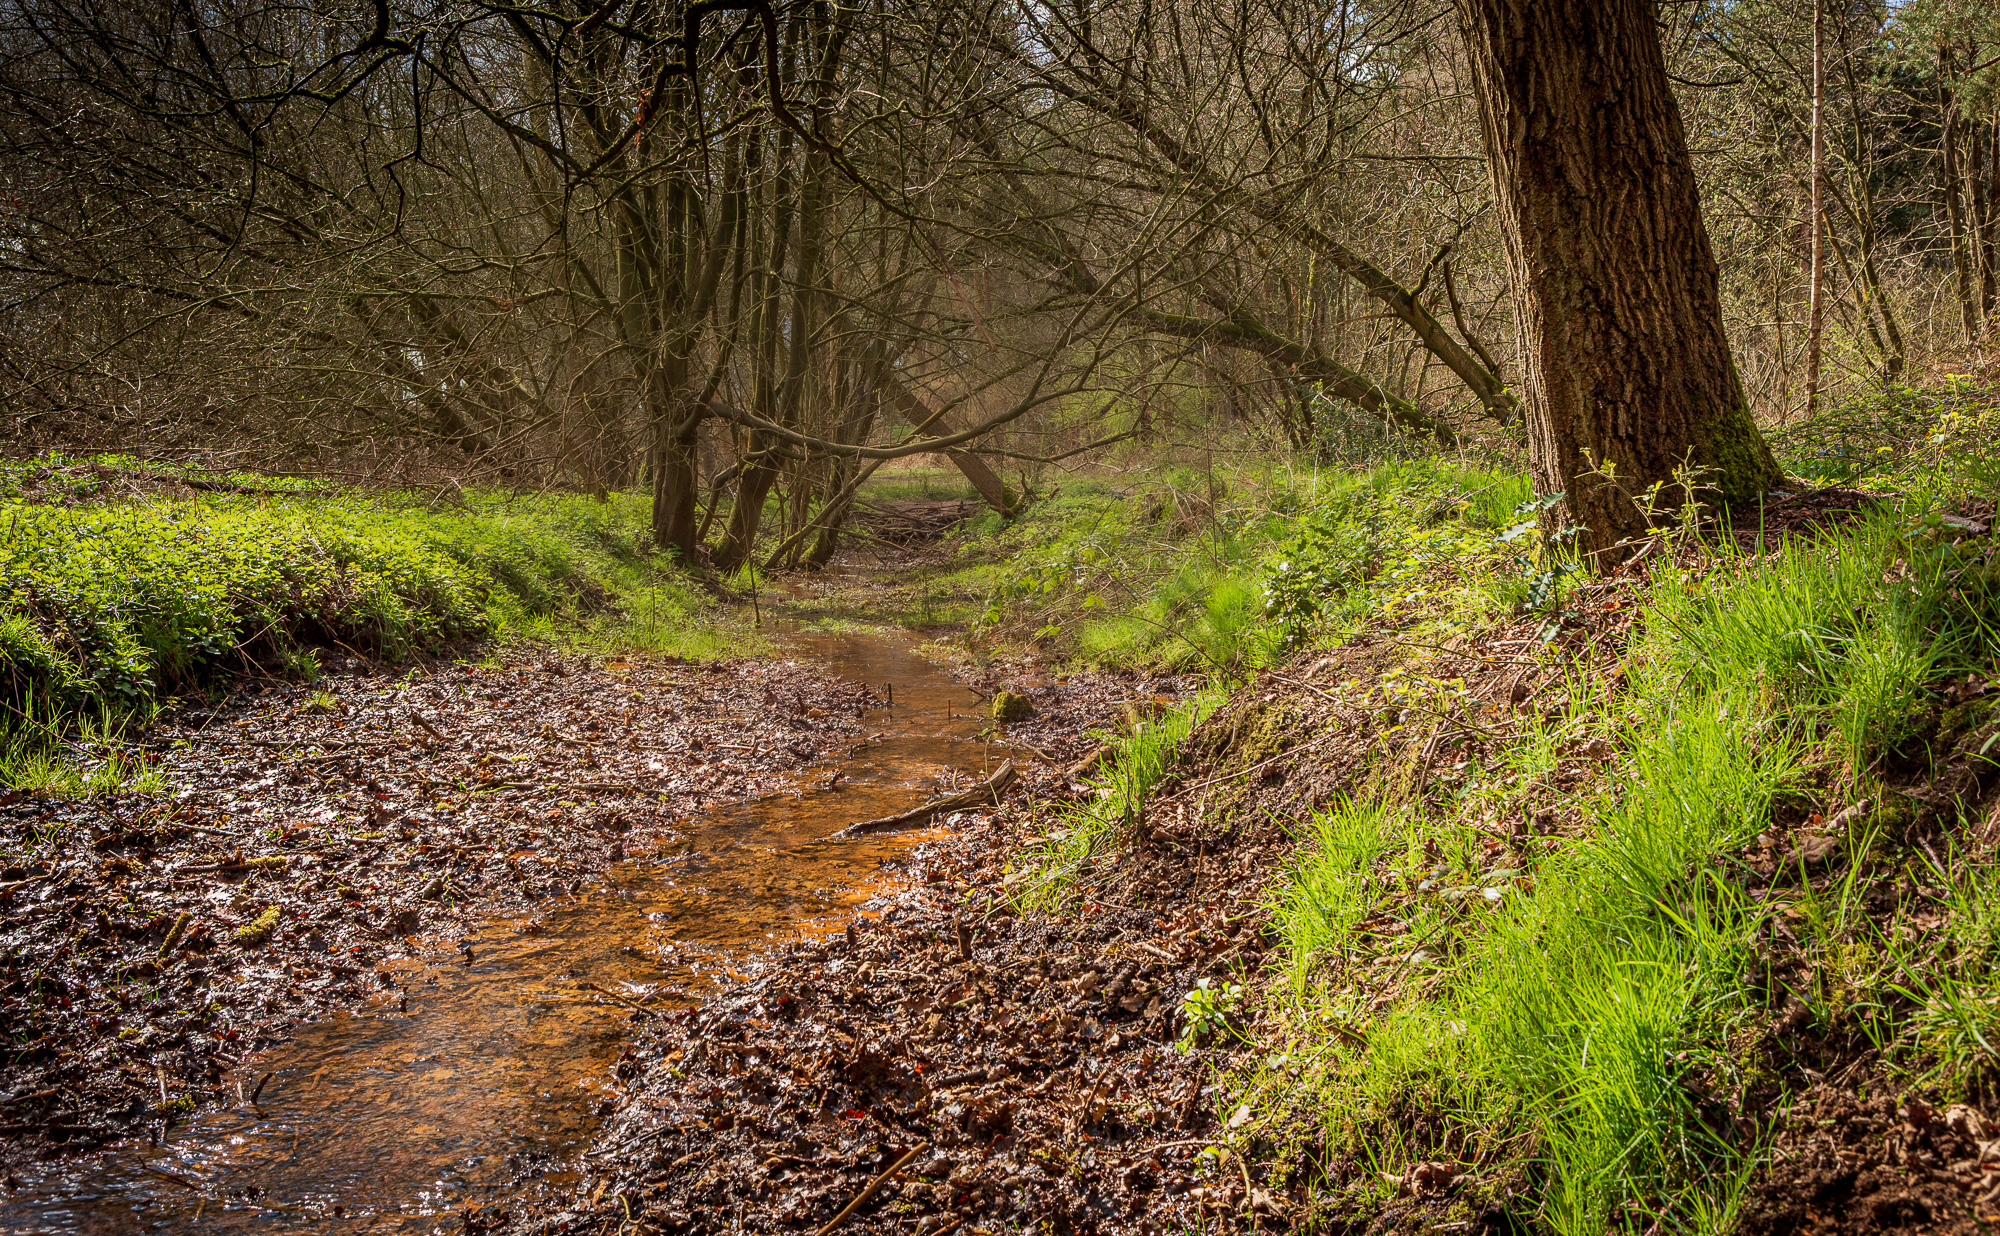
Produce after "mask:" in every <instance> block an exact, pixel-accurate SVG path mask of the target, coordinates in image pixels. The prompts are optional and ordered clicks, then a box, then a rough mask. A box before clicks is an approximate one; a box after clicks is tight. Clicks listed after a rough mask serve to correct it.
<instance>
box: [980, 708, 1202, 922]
mask: <svg viewBox="0 0 2000 1236" xmlns="http://www.w3.org/2000/svg"><path fill="white" fill-rule="evenodd" d="M1225 697H1226V692H1225V691H1224V690H1222V689H1221V688H1219V687H1210V688H1209V689H1207V690H1205V691H1202V692H1201V693H1199V694H1198V695H1196V696H1195V697H1194V698H1192V699H1189V700H1186V701H1184V702H1182V703H1181V704H1179V705H1178V706H1177V707H1172V708H1163V709H1162V710H1161V711H1160V713H1159V715H1157V716H1154V717H1150V718H1145V719H1139V718H1136V717H1135V718H1134V721H1133V724H1132V726H1131V728H1130V729H1129V730H1127V731H1126V732H1124V733H1123V734H1120V735H1117V736H1115V737H1113V736H1107V738H1110V739H1111V741H1110V742H1108V743H1107V747H1108V748H1110V750H1109V751H1108V752H1107V755H1106V758H1105V759H1103V761H1102V762H1101V771H1099V772H1097V773H1095V774H1093V775H1092V776H1091V778H1090V780H1089V788H1088V789H1087V790H1086V791H1085V793H1084V795H1083V796H1082V798H1081V799H1080V800H1078V801H1077V802H1076V803H1074V804H1071V805H1069V806H1067V807H1065V808H1064V809H1063V810H1062V811H1061V812H1060V813H1059V814H1058V815H1057V818H1056V821H1055V823H1054V824H1053V825H1052V826H1051V827H1049V828H1048V829H1047V830H1045V831H1044V832H1043V833H1042V834H1041V836H1040V838H1039V840H1038V841H1037V842H1036V843H1035V844H1034V845H1033V846H1031V847H1029V848H1028V849H1026V850H1024V851H1023V852H1022V853H1021V854H1019V855H1018V856H1016V858H1015V859H1014V860H1013V861H1012V862H1011V863H1010V864H1009V867H1008V872H1007V875H1006V877H1005V883H1006V886H1007V889H1008V891H1009V894H1010V896H1011V897H1012V899H1013V900H1014V901H1015V902H1016V903H1017V904H1018V905H1020V906H1021V907H1023V908H1024V909H1029V910H1040V911H1044V912H1055V911H1059V910H1061V909H1062V908H1063V907H1064V906H1065V905H1066V904H1067V903H1068V902H1069V901H1070V899H1071V898H1072V897H1073V896H1074V894H1075V893H1076V891H1077V889H1078V888H1079V887H1080V886H1081V885H1083V884H1084V882H1085V881H1086V879H1087V877H1088V873H1089V870H1090V868H1091V866H1092V865H1093V864H1095V863H1097V862H1100V861H1103V860H1105V859H1108V858H1111V857H1114V856H1115V854H1116V852H1117V850H1118V848H1119V847H1120V846H1121V845H1122V844H1128V843H1130V842H1131V840H1132V839H1133V835H1134V831H1135V830H1136V829H1137V828H1138V827H1139V821H1140V820H1142V819H1144V817H1145V812H1146V803H1147V801H1148V799H1149V798H1151V796H1152V793H1153V790H1154V788H1155V787H1156V786H1158V785H1159V783H1160V780H1161V778H1163V777H1164V776H1166V774H1167V773H1168V771H1170V770H1171V769H1172V768H1173V767H1174V764H1175V762H1176V761H1177V760H1178V758H1179V755H1180V750H1181V748H1182V746H1183V745H1184V744H1185V743H1186V742H1187V737H1188V735H1189V734H1191V733H1193V732H1194V728H1195V726H1197V725H1199V724H1201V722H1202V720H1203V719H1204V718H1206V717H1207V716H1208V714H1209V713H1211V712H1213V711H1214V710H1215V708H1216V706H1217V705H1218V704H1220V703H1221V702H1222V700H1223V699H1224V698H1225Z"/></svg>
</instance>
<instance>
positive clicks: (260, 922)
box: [236, 906, 278, 945]
mask: <svg viewBox="0 0 2000 1236" xmlns="http://www.w3.org/2000/svg"><path fill="white" fill-rule="evenodd" d="M277 927H278V907H276V906H271V907H270V908H268V909H266V910H265V911H264V912H263V913H262V914H259V915H258V916H257V917H256V918H255V919H254V920H252V921H251V922H248V923H245V924H244V925H243V926H241V927H238V928H237V929H236V942H237V943H238V944H242V945H253V944H262V943H263V942H264V941H266V940H268V939H270V938H271V933H272V932H273V931H275V930H277Z"/></svg>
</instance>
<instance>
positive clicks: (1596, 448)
mask: <svg viewBox="0 0 2000 1236" xmlns="http://www.w3.org/2000/svg"><path fill="white" fill-rule="evenodd" d="M1455 7H1456V9H1457V11H1458V17H1459V23H1460V27H1461V29H1462V31H1463V33H1464V35H1465V43H1466V46H1467V49H1468V52H1469V55H1470V58H1471V63H1472V71H1473V79H1474V84H1475V86H1476V88H1477V92H1478V95H1479V103H1480V117H1481V122H1482V126H1483V128H1484V131H1485V138H1486V149H1487V161H1488V165H1489V167H1490V169H1491V172H1492V176H1493V183H1494V191H1495V198H1496V204H1497V207H1498V209H1499V212H1500V219H1501V224H1502V229H1501V230H1502V233H1503V234H1504V236H1505V239H1506V244H1507V257H1508V264H1509V267H1510V268H1511V272H1512V275H1513V279H1512V283H1513V289H1514V298H1515V309H1516V321H1517V328H1518V330H1519V332H1520V344H1521V360H1522V371H1523V374H1522V376H1523V386H1524V394H1525V396H1526V398H1525V403H1526V405H1527V408H1528V415H1527V424H1528V444H1529V459H1530V463H1531V467H1532V469H1533V472H1534V476H1535V482H1536V487H1537V489H1538V490H1539V491H1540V492H1542V493H1555V492H1557V491H1560V492H1562V493H1564V494H1565V495H1566V497H1565V498H1564V500H1563V501H1562V502H1561V503H1559V504H1557V505H1556V506H1555V507H1554V508H1552V509H1551V511H1550V512H1549V513H1548V514H1547V515H1546V516H1545V519H1547V520H1548V521H1549V522H1548V523H1547V524H1546V525H1545V526H1546V527H1549V528H1550V529H1554V528H1557V527H1563V526H1580V527H1581V528H1582V529H1583V531H1582V532H1581V533H1580V534H1579V537H1580V544H1579V547H1580V548H1581V549H1582V551H1583V552H1584V553H1585V554H1586V557H1587V560H1589V561H1592V562H1594V564H1595V565H1597V566H1598V567H1600V568H1602V567H1606V566H1609V565H1610V564H1611V563H1613V562H1615V561H1616V560H1618V559H1619V558H1621V557H1622V556H1623V555H1624V553H1625V552H1626V550H1625V549H1624V548H1622V547H1623V546H1627V545H1630V544H1631V543H1632V542H1634V541H1636V540H1637V539H1638V538H1642V537H1644V536H1646V535H1647V533H1648V521H1647V518H1646V515H1645V513H1644V512H1643V511H1642V509H1641V503H1640V501H1639V499H1640V498H1642V497H1643V496H1644V495H1645V494H1646V492H1647V491H1648V490H1649V488H1650V487H1652V486H1653V485H1655V484H1656V483H1657V484H1659V485H1661V486H1662V489H1661V494H1660V496H1661V498H1662V499H1663V501H1665V502H1668V503H1671V502H1673V501H1674V500H1675V499H1676V498H1677V497H1678V496H1679V495H1678V494H1677V492H1676V487H1675V484H1674V483H1675V481H1676V478H1677V477H1680V476H1683V475H1685V474H1686V473H1687V472H1688V471H1689V470H1692V471H1694V472H1695V473H1697V474H1698V475H1699V478H1700V482H1701V484H1702V487H1703V489H1704V490H1705V491H1706V492H1707V493H1708V494H1709V495H1712V496H1713V497H1717V498H1720V499H1722V500H1723V501H1726V502H1729V503H1733V504H1737V505H1744V506H1747V505H1751V504H1754V503H1755V502H1756V501H1757V500H1758V498H1759V496H1760V495H1762V494H1763V493H1764V492H1765V491H1767V490H1769V489H1770V488H1771V487H1772V486H1773V485H1774V484H1776V482H1777V481H1778V479H1779V476H1780V473H1779V470H1778V466H1777V464H1776V462H1775V461H1774V460H1773V459H1772V457H1771V452H1770V448H1769V447H1768V446H1767V445H1765V442H1764V439H1763V437H1762V435H1761V434H1759V433H1758V431H1757V427H1756V425H1755V423H1754V422H1753V421H1752V420H1751V417H1750V412H1749V409H1748V407H1747V405H1746V403H1745V401H1744V397H1743V389H1742V383H1741V381H1740V380H1739V379H1738V376H1737V373H1736V367H1735V364H1734V362H1733V360H1732V358H1731V356H1730V352H1729V343H1728V340H1727V338H1726V337H1725V336H1724V333H1723V328H1722V307H1721V297H1720V292H1719V289H1718V284H1717V266H1716V262H1715V257H1714V254H1713V252H1712V250H1711V247H1710V244H1709V238H1708V231H1707V228H1706V227H1705V226H1704V225H1703V223H1702V220H1701V210H1700V201H1699V199H1698V196H1697V193H1696V188H1695V179H1694V171H1693V168H1692V165H1691V163H1690V161H1689V158H1688V152H1687V137H1686V132H1685V129H1684V127H1683V124H1682V121H1681V114H1680V108H1679V106H1678V104H1677V103H1676V102H1675V100H1674V96H1673V92H1672V90H1671V89H1670V87H1669V85H1668V81H1667V72H1666V62H1665V58H1664V56H1663V55H1662V52H1661V49H1660V41H1659V35H1658V32H1657V30H1656V28H1655V26H1654V16H1655V13H1654V5H1653V3H1652V0H1455Z"/></svg>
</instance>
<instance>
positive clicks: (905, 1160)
mask: <svg viewBox="0 0 2000 1236" xmlns="http://www.w3.org/2000/svg"><path fill="white" fill-rule="evenodd" d="M929 1146H930V1143H929V1142H918V1143H917V1144H916V1145H915V1146H912V1147H911V1148H910V1150H909V1153H907V1154H905V1155H904V1156H903V1157H902V1158H900V1159H898V1160H896V1161H895V1162H894V1163H891V1164H890V1165H889V1170H887V1171H885V1172H883V1173H882V1174H881V1175H880V1176H877V1177H876V1178H875V1179H873V1180H871V1181H869V1182H868V1187H867V1188H865V1189H863V1190H862V1191H861V1192H859V1193H857V1194H855V1195H854V1200H853V1201H851V1202H849V1203H847V1209H845V1210H843V1211H841V1212H840V1213H839V1214H837V1215H835V1216H833V1221H832V1222H830V1223H828V1224H827V1225H826V1226H825V1227H823V1228H821V1229H819V1231H817V1232H814V1233H813V1236H826V1234H827V1233H828V1232H831V1231H832V1230H833V1229H834V1228H837V1227H839V1226H840V1225H841V1224H843V1223H845V1222H847V1216H849V1215H851V1214H853V1213H854V1212H855V1211H857V1210H859V1209H861V1204H862V1203H863V1202H865V1201H867V1200H868V1199H869V1198H871V1197H874V1196H875V1193H876V1191H877V1190H879V1189H880V1188H881V1187H882V1186H883V1185H885V1184H888V1183H889V1178H890V1177H891V1176H894V1175H895V1174H896V1173H897V1172H900V1171H902V1170H903V1169H904V1168H905V1167H907V1166H908V1165H909V1162H910V1160H911V1159H914V1158H916V1157H917V1156H918V1155H920V1154H922V1153H923V1152H924V1151H925V1150H926V1149H928V1148H929ZM1246 1196H1247V1195H1246Z"/></svg>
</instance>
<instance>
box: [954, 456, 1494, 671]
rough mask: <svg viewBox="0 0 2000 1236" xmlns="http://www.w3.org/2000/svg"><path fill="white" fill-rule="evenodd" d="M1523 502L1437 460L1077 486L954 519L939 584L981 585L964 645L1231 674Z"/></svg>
mask: <svg viewBox="0 0 2000 1236" xmlns="http://www.w3.org/2000/svg"><path fill="white" fill-rule="evenodd" d="M1527 496H1528V490H1527V482H1526V480H1525V478H1522V477H1519V476H1515V475H1511V474H1506V473H1487V472H1483V471H1481V470H1479V469H1477V468H1474V467H1470V466H1467V465H1464V464H1461V463H1457V462H1453V461H1437V460H1419V461H1411V462H1402V463H1392V464H1386V465H1382V466H1379V467H1375V468H1372V469H1366V470H1362V471H1354V470H1349V469H1338V468H1326V469H1301V468H1276V467H1263V468H1257V469H1251V468H1241V469H1232V470H1230V471H1228V472H1194V471H1191V470H1187V469H1177V470H1171V471H1167V472H1164V473H1162V474H1159V475H1153V476H1146V477H1143V478H1142V479H1139V480H1134V481H1130V482H1128V483H1126V484H1124V485H1121V486H1113V485H1111V484H1109V483H1106V482H1091V481H1085V482H1076V483H1071V484H1069V485H1066V486H1065V487H1063V488H1061V489H1058V490H1056V491H1055V492H1053V493H1052V494H1049V495H1045V496H1043V497H1042V498H1041V499H1040V500H1038V501H1037V502H1036V504H1035V505H1034V506H1032V507H1031V508H1029V510H1028V511H1027V512H1026V513H1025V514H1024V515H1023V516H1022V517H1020V518H1019V519H1017V520H1016V521H1015V522H1013V523H1012V524H1011V525H1006V526H1002V524H1001V522H1000V520H999V518H998V516H994V515H988V516H986V517H983V518H982V519H980V520H976V521H973V522H972V523H971V524H969V525H968V526H967V529H966V531H965V533H964V534H963V536H964V542H965V546H966V548H965V550H964V556H965V557H967V558H973V559H977V561H976V562H974V563H973V564H971V565H967V566H963V567H961V568H960V569H959V571H958V572H957V573H956V575H954V576H953V577H952V578H951V582H953V583H955V584H956V585H958V586H960V587H964V588H971V589H979V590H983V591H984V593H985V596H986V601H985V604H984V607H983V611H982V612H981V613H980V615H979V618H978V620H977V621H976V622H975V624H974V625H973V628H972V631H971V632H970V634H969V636H968V640H969V642H970V643H971V644H972V646H973V648H974V651H975V652H977V651H979V650H981V649H983V648H986V647H990V646H992V645H993V643H994V642H996V641H1005V640H1014V641H1019V642H1024V643H1028V644H1031V645H1034V646H1035V647H1037V648H1038V649H1039V650H1040V651H1041V652H1042V653H1043V654H1044V655H1047V656H1052V657H1055V658H1057V659H1064V660H1070V661H1074V662H1080V663H1083V664H1088V665H1093V666H1099V667H1121V668H1140V669H1153V670H1165V671H1172V672H1195V673H1202V674H1205V675H1207V676H1209V677H1211V678H1214V679H1217V680H1219V681H1233V680H1238V679H1241V678H1242V677H1243V676H1245V675H1246V674H1248V673H1250V672H1252V671H1254V670H1256V669H1258V668H1260V667H1262V666H1265V665H1269V664H1271V663H1272V662H1273V661H1274V660H1276V659H1278V658H1280V657H1281V656H1283V655H1284V654H1285V653H1286V652H1287V651H1288V650H1289V649H1290V648H1291V647H1294V646H1296V645H1297V644H1299V643H1300V642H1301V641H1303V640H1306V639H1309V638H1311V637H1313V636H1314V635H1315V634H1316V633H1317V632H1318V631H1319V630H1320V628H1321V627H1322V626H1324V625H1325V624H1328V623H1336V624H1337V623H1339V622H1341V621H1344V620H1348V619H1351V618H1353V617H1354V616H1355V615H1357V614H1359V613H1362V612H1366V611H1367V610H1368V609H1369V608H1370V607H1372V606H1373V605H1375V604H1376V603H1378V601H1379V599H1380V598H1381V597H1382V596H1383V595H1384V594H1386V593H1387V592H1389V591H1391V590H1393V589H1394V588H1395V587H1396V586H1398V585H1405V584H1407V585H1409V586H1412V587H1416V586H1420V585H1419V581H1420V580H1421V579H1422V577H1423V576H1425V575H1426V574H1427V573H1428V572H1429V571H1430V569H1431V568H1432V567H1434V566H1435V564H1437V563H1438V562H1441V561H1445V560H1448V559H1453V558H1461V557H1467V556H1482V555H1487V554H1490V553H1491V552H1493V551H1494V548H1495V546H1496V534H1497V533H1498V532H1499V530H1500V529H1502V528H1505V527H1508V526H1510V525H1512V524H1513V523H1515V522H1516V521H1517V520H1518V518H1519V516H1517V515H1516V514H1515V510H1516V508H1517V507H1518V506H1519V504H1520V503H1521V502H1522V501H1524V500H1525V499H1526V498H1527ZM1502 591H1503V592H1504V591H1505V589H1504V588H1503V589H1502ZM1522 595H1525V584H1522V585H1520V586H1518V587H1515V589H1514V593H1513V594H1510V595H1508V596H1505V597H1501V598H1499V599H1501V600H1503V601H1505V602H1507V603H1511V602H1512V601H1513V600H1516V599H1518V597H1519V596H1522Z"/></svg>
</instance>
